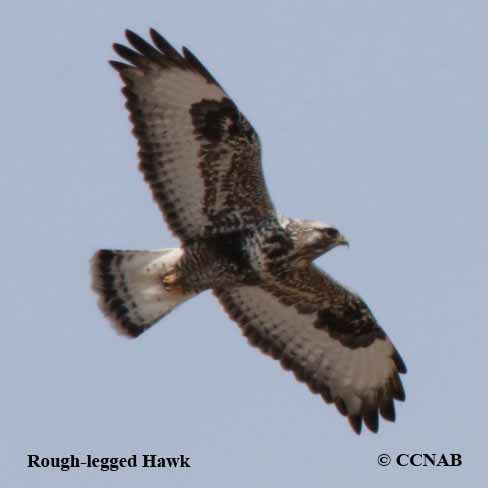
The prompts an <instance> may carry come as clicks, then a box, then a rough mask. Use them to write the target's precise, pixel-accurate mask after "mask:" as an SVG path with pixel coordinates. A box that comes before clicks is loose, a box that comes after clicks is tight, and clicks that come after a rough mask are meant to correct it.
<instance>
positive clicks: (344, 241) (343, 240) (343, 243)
mask: <svg viewBox="0 0 488 488" xmlns="http://www.w3.org/2000/svg"><path fill="white" fill-rule="evenodd" d="M336 242H337V245H338V246H347V247H349V242H348V240H347V239H346V238H345V237H344V236H343V235H342V234H341V235H339V236H338V237H337V240H336Z"/></svg>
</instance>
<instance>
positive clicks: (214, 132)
mask: <svg viewBox="0 0 488 488" xmlns="http://www.w3.org/2000/svg"><path fill="white" fill-rule="evenodd" d="M190 114H191V116H192V120H193V126H194V127H195V133H196V134H197V135H199V136H200V138H203V139H205V140H207V141H209V142H214V143H215V142H221V141H222V140H223V139H224V138H227V137H235V136H236V135H238V134H239V132H240V131H241V129H242V127H241V124H240V123H239V119H240V113H239V111H238V110H237V107H236V106H235V104H234V102H232V100H230V99H229V98H227V97H224V98H222V100H206V99H204V100H202V101H200V102H198V103H194V104H193V105H192V106H191V108H190Z"/></svg>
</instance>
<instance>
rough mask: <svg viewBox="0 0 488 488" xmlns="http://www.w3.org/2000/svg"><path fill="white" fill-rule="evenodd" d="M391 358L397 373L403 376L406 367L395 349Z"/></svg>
mask: <svg viewBox="0 0 488 488" xmlns="http://www.w3.org/2000/svg"><path fill="white" fill-rule="evenodd" d="M391 358H392V359H393V362H394V363H395V366H396V368H397V370H398V372H399V373H402V374H405V373H406V372H407V366H406V365H405V362H404V361H403V359H402V357H401V356H400V354H399V352H398V351H397V350H396V349H395V350H394V351H393V354H392V356H391Z"/></svg>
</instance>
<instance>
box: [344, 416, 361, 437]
mask: <svg viewBox="0 0 488 488" xmlns="http://www.w3.org/2000/svg"><path fill="white" fill-rule="evenodd" d="M348 419H349V423H350V424H351V427H352V430H354V432H356V434H358V435H359V434H361V427H362V426H363V419H362V418H361V415H349V417H348Z"/></svg>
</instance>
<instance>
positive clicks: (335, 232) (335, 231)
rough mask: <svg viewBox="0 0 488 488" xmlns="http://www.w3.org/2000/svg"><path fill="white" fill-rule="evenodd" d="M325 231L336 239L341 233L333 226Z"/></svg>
mask: <svg viewBox="0 0 488 488" xmlns="http://www.w3.org/2000/svg"><path fill="white" fill-rule="evenodd" d="M325 233H326V234H327V236H328V237H330V238H331V239H335V238H336V237H337V236H338V235H339V231H338V230H337V229H334V228H333V227H330V228H329V229H325Z"/></svg>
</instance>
